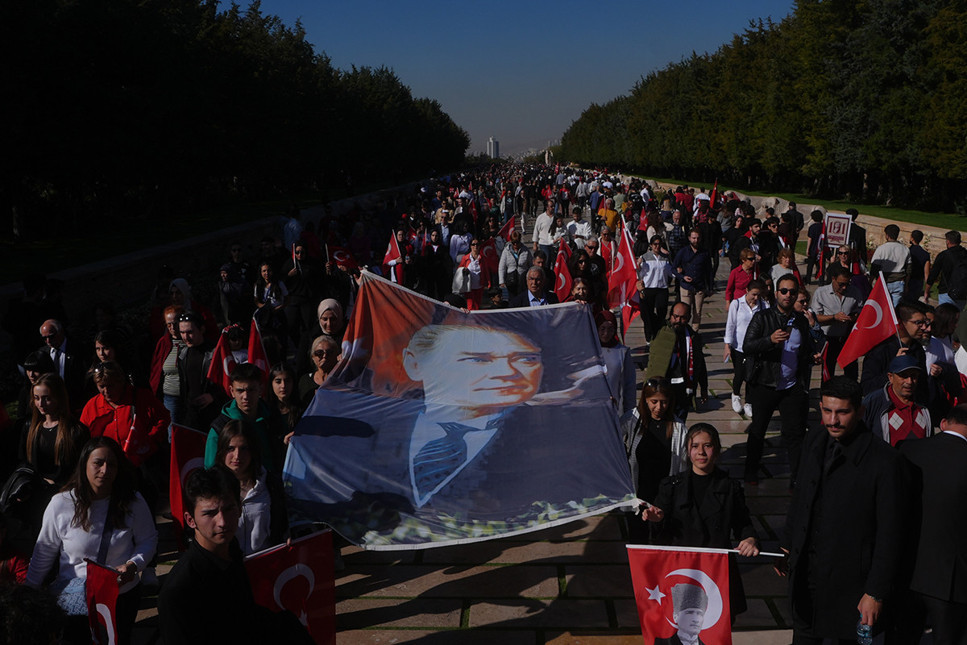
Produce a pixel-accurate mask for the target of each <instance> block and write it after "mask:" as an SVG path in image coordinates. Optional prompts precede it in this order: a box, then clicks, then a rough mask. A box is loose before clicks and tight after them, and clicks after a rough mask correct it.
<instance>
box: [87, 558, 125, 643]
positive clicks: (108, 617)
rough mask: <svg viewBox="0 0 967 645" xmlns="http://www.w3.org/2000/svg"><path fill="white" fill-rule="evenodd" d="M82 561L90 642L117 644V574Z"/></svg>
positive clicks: (90, 561) (110, 569)
mask: <svg viewBox="0 0 967 645" xmlns="http://www.w3.org/2000/svg"><path fill="white" fill-rule="evenodd" d="M84 561H85V562H87V581H86V582H85V583H84V588H85V594H86V596H87V619H88V623H89V624H90V627H91V640H92V641H93V642H94V643H95V645H114V644H115V643H117V642H118V627H117V625H118V622H117V617H116V608H117V602H118V572H117V571H115V570H114V569H112V568H111V567H105V566H104V565H102V564H98V563H97V562H94V561H93V560H90V559H87V558H85V559H84Z"/></svg>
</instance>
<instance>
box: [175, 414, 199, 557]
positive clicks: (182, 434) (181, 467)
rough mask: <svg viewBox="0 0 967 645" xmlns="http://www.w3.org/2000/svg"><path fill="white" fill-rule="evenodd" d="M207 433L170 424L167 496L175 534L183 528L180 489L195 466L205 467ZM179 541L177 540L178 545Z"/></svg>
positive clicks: (182, 503)
mask: <svg viewBox="0 0 967 645" xmlns="http://www.w3.org/2000/svg"><path fill="white" fill-rule="evenodd" d="M207 439H208V435H207V434H206V433H204V432H199V431H198V430H193V429H191V428H189V427H187V426H181V425H178V424H177V423H176V424H173V425H172V426H171V470H170V473H169V474H170V479H169V482H168V497H169V499H170V501H171V519H172V520H173V521H174V524H175V534H176V535H179V536H180V535H181V533H182V531H184V530H185V502H184V497H182V492H181V491H182V489H183V488H184V485H185V480H187V479H188V475H190V474H191V473H192V471H194V470H195V469H196V468H204V467H205V441H206V440H207ZM180 544H181V541H180V540H179V545H180Z"/></svg>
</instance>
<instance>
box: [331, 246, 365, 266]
mask: <svg viewBox="0 0 967 645" xmlns="http://www.w3.org/2000/svg"><path fill="white" fill-rule="evenodd" d="M326 249H327V250H328V252H329V257H330V258H332V261H333V262H335V263H336V264H337V265H339V266H341V267H346V268H347V269H349V270H354V269H358V268H359V263H358V262H356V258H354V257H353V254H352V252H351V251H350V250H349V249H347V248H343V247H341V246H335V245H333V244H327V245H326Z"/></svg>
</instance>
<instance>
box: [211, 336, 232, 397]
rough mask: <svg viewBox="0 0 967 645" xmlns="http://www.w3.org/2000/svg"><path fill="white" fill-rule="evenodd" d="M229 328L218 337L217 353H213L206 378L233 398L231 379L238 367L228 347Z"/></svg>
mask: <svg viewBox="0 0 967 645" xmlns="http://www.w3.org/2000/svg"><path fill="white" fill-rule="evenodd" d="M227 331H228V327H226V328H225V329H223V330H222V335H221V336H219V337H218V344H217V345H215V351H214V352H212V362H211V365H209V366H208V374H206V378H208V380H209V381H211V382H212V383H214V384H215V385H220V386H221V387H222V389H223V390H225V394H227V395H228V396H232V391H231V387H232V381H231V379H229V377H230V376H231V375H232V371H234V369H235V367H236V366H237V365H238V363H236V361H235V357H234V356H232V350H231V349H229V347H228V334H227V333H226V332H227Z"/></svg>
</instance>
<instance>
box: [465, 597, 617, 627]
mask: <svg viewBox="0 0 967 645" xmlns="http://www.w3.org/2000/svg"><path fill="white" fill-rule="evenodd" d="M484 625H489V626H493V625H505V626H508V627H523V626H528V627H557V628H573V627H584V628H592V627H601V628H603V627H608V611H607V607H606V604H605V601H603V600H571V599H566V598H558V599H556V600H530V599H525V598H521V599H515V600H508V601H506V602H500V603H497V602H480V603H474V604H473V605H471V607H470V626H471V627H479V626H484Z"/></svg>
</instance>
